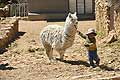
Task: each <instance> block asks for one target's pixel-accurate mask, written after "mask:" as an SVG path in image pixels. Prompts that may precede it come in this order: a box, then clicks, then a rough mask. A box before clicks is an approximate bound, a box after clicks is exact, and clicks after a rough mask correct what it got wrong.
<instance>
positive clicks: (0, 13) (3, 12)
mask: <svg viewBox="0 0 120 80" xmlns="http://www.w3.org/2000/svg"><path fill="white" fill-rule="evenodd" d="M9 12H10V11H9V5H6V6H5V7H4V8H0V17H8V16H9V14H10V13H9Z"/></svg>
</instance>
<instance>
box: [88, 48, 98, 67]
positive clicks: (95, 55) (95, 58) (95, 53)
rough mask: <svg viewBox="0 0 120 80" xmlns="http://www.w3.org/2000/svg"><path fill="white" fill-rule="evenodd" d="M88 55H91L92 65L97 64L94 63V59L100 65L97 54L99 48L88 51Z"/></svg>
mask: <svg viewBox="0 0 120 80" xmlns="http://www.w3.org/2000/svg"><path fill="white" fill-rule="evenodd" d="M88 57H89V62H90V66H95V65H94V62H93V61H94V60H95V61H96V64H98V65H99V61H100V59H99V57H98V55H97V50H94V51H88Z"/></svg>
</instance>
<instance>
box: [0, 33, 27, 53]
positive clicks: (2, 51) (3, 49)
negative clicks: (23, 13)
mask: <svg viewBox="0 0 120 80" xmlns="http://www.w3.org/2000/svg"><path fill="white" fill-rule="evenodd" d="M25 33H26V32H18V33H17V34H16V36H15V37H13V39H11V40H10V41H9V42H8V44H11V43H12V42H14V41H15V40H17V39H19V38H20V36H23V35H24V34H25ZM8 44H7V45H6V46H4V47H3V48H0V54H3V53H4V52H7V51H8V50H7V49H6V47H8Z"/></svg>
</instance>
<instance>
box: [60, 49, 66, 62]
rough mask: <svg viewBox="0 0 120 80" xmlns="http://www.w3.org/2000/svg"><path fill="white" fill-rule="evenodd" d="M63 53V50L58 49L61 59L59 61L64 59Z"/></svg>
mask: <svg viewBox="0 0 120 80" xmlns="http://www.w3.org/2000/svg"><path fill="white" fill-rule="evenodd" d="M64 53H65V51H64V50H60V51H59V54H60V60H61V61H63V60H64Z"/></svg>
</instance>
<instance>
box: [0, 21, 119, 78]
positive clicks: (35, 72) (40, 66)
mask: <svg viewBox="0 0 120 80" xmlns="http://www.w3.org/2000/svg"><path fill="white" fill-rule="evenodd" d="M47 24H59V25H63V24H64V22H54V23H53V22H49V23H47V22H46V21H33V22H31V21H20V22H19V29H20V32H19V38H18V39H17V40H15V41H14V42H13V43H11V45H9V47H8V51H7V52H5V53H4V54H1V55H0V58H1V59H5V60H8V61H9V65H8V66H6V65H3V66H0V80H81V79H82V80H86V79H92V80H93V79H94V78H101V77H103V76H104V77H107V76H115V75H118V74H119V73H120V72H119V70H118V71H116V70H117V69H119V68H120V66H119V65H118V64H120V62H119V63H118V64H116V66H115V67H114V66H113V65H110V67H109V65H108V66H107V62H108V61H107V60H109V59H112V57H110V56H109V59H106V57H107V56H104V54H105V53H104V52H105V50H106V49H107V50H108V51H109V52H111V48H109V47H108V48H109V49H108V48H105V50H104V49H103V48H100V50H102V51H99V52H100V58H103V60H102V61H101V65H102V66H101V67H100V68H99V67H98V68H95V69H90V68H89V64H88V58H87V54H86V50H85V48H84V46H83V41H84V40H83V39H81V38H80V37H79V36H78V35H76V39H75V42H74V45H73V46H72V47H71V48H69V49H68V50H67V51H66V53H65V61H64V62H60V61H58V62H56V63H55V64H48V58H47V56H46V54H45V51H44V49H43V47H42V45H41V43H40V40H39V33H40V31H41V29H42V28H43V27H44V26H46V25H47ZM89 27H95V21H80V22H79V30H80V31H82V32H85V31H86V30H87V29H88V28H89ZM116 49H117V48H116ZM108 51H107V52H108ZM54 56H55V57H58V58H59V55H58V54H57V53H56V52H55V51H54ZM118 56H120V55H117V59H118ZM110 61H112V60H110ZM117 61H120V60H119V59H118V60H117ZM114 62H115V63H116V61H115V60H114V61H112V62H109V63H111V64H112V63H114ZM117 65H118V66H117ZM112 66H113V67H112ZM115 69H116V70H115Z"/></svg>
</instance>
